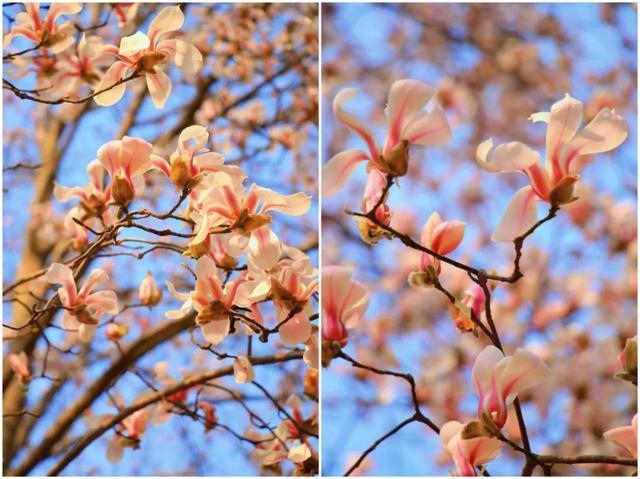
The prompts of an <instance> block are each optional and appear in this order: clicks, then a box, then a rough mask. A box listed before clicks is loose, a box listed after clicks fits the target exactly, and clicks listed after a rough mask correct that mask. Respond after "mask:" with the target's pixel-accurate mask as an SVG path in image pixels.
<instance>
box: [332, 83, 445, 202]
mask: <svg viewBox="0 0 640 479" xmlns="http://www.w3.org/2000/svg"><path fill="white" fill-rule="evenodd" d="M435 91H436V90H435V88H433V87H431V86H430V85H427V84H425V83H422V82H419V81H416V80H398V81H396V82H394V83H393V84H392V85H391V89H390V90H389V99H388V103H387V107H386V108H385V115H386V117H387V126H388V130H387V136H386V139H385V142H384V146H383V147H382V149H380V148H379V147H378V146H377V143H376V141H375V139H374V137H373V134H372V133H371V131H370V130H369V128H367V126H366V125H364V124H363V123H362V122H360V120H358V119H357V118H356V117H355V116H353V115H352V114H351V113H348V112H347V111H345V110H343V109H342V105H343V104H344V103H346V102H347V101H348V100H350V99H351V98H353V97H354V96H355V95H356V93H357V92H358V90H357V89H355V88H346V89H343V90H342V91H340V93H338V94H337V95H336V97H335V99H334V100H333V112H334V114H335V115H336V118H337V119H338V121H339V122H340V123H342V124H343V125H345V126H346V127H347V128H349V129H350V130H352V131H353V132H354V133H356V134H357V135H358V136H360V138H362V139H363V140H364V141H365V143H366V144H367V148H368V151H367V152H364V151H362V150H346V151H342V152H340V153H338V154H337V155H335V156H334V157H333V158H331V159H330V160H329V162H328V163H327V164H326V165H325V166H324V169H323V170H322V194H323V195H332V194H334V193H337V192H338V191H339V190H340V189H341V188H342V187H343V186H344V184H345V183H346V182H347V180H348V179H349V177H350V176H351V173H352V172H353V169H354V168H355V167H356V166H357V165H358V163H361V162H364V161H366V162H368V168H369V169H376V170H379V171H381V172H383V173H388V174H390V175H393V176H403V175H405V174H406V173H407V168H408V162H409V151H408V148H409V145H412V144H413V145H421V146H437V145H443V144H445V143H447V142H448V141H449V140H450V139H451V130H450V128H449V124H448V123H447V118H446V116H445V114H444V111H443V110H442V108H441V107H440V106H439V105H438V104H436V103H435V101H433V102H432V103H431V107H430V108H429V110H428V111H423V108H424V106H425V104H426V103H427V102H429V100H431V98H432V97H433V96H434V93H435Z"/></svg>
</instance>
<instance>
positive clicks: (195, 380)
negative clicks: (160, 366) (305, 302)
mask: <svg viewBox="0 0 640 479" xmlns="http://www.w3.org/2000/svg"><path fill="white" fill-rule="evenodd" d="M302 354H303V351H302V350H299V349H296V350H294V351H291V352H289V353H287V354H276V355H272V356H263V357H257V358H252V360H251V363H252V364H253V365H254V366H257V365H263V364H273V363H280V362H287V361H291V360H294V359H300V358H302ZM232 374H233V366H226V367H224V368H221V369H218V370H216V371H212V372H206V373H202V374H199V375H197V376H193V377H190V378H187V379H185V380H184V381H183V382H182V383H179V384H175V385H172V386H169V387H167V388H165V389H162V390H161V391H158V392H157V393H153V394H150V395H149V396H147V397H145V398H142V399H139V400H137V401H136V402H134V403H133V404H132V405H131V406H129V407H126V408H123V409H122V410H121V411H120V412H119V413H118V414H116V415H115V416H114V417H112V418H111V419H110V420H109V421H107V422H106V423H105V424H103V425H101V426H100V427H97V428H95V429H93V430H92V431H90V432H89V433H87V434H86V435H85V436H83V437H82V439H80V441H79V442H78V443H76V445H75V446H74V447H73V448H72V449H71V450H70V451H69V452H67V454H65V455H64V457H63V458H62V459H61V460H60V462H58V463H57V464H56V465H55V466H54V467H53V468H52V469H51V470H50V471H49V472H48V475H50V476H55V475H58V474H59V473H60V472H61V471H62V470H63V469H64V468H65V467H66V466H67V465H68V464H69V463H70V462H71V461H72V460H73V459H75V458H76V457H77V456H78V455H80V453H82V451H84V450H85V449H86V448H87V447H88V446H89V445H90V444H91V443H92V442H93V441H95V440H96V439H97V438H99V437H100V436H102V434H104V433H105V432H106V431H108V430H109V429H111V428H112V427H113V426H115V425H116V424H118V423H120V422H122V421H123V420H124V419H125V418H127V417H128V416H130V415H131V414H133V413H134V412H136V411H138V410H140V409H143V408H145V407H147V406H149V405H151V404H153V403H156V402H158V401H160V400H162V399H163V398H165V397H167V396H171V395H172V394H175V393H177V392H180V391H184V390H185V389H189V388H190V387H193V386H196V385H199V384H202V383H205V382H207V381H210V380H212V379H217V378H221V377H224V376H230V375H232ZM18 472H19V471H18ZM18 475H19V474H18Z"/></svg>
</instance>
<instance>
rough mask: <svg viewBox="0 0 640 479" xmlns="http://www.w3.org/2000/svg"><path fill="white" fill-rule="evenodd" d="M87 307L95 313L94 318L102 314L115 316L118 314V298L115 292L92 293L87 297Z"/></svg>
mask: <svg viewBox="0 0 640 479" xmlns="http://www.w3.org/2000/svg"><path fill="white" fill-rule="evenodd" d="M86 304H87V307H89V308H91V309H92V310H94V312H95V316H97V317H100V316H102V315H103V314H106V313H110V314H117V313H118V311H119V310H118V297H117V296H116V293H115V291H98V292H97V293H92V294H90V295H89V296H88V297H87V300H86Z"/></svg>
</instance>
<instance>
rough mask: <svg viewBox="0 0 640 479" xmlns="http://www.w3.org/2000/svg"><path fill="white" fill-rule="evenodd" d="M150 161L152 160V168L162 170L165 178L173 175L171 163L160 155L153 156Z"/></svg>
mask: <svg viewBox="0 0 640 479" xmlns="http://www.w3.org/2000/svg"><path fill="white" fill-rule="evenodd" d="M150 159H151V168H154V169H156V170H160V171H161V172H162V173H164V175H165V176H167V177H169V175H170V174H171V167H170V166H169V163H168V162H167V161H166V160H165V159H164V158H162V157H161V156H158V155H151V156H150Z"/></svg>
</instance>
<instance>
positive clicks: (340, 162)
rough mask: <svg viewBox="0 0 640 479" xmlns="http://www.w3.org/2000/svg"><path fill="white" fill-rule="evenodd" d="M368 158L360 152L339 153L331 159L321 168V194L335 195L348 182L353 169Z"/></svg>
mask: <svg viewBox="0 0 640 479" xmlns="http://www.w3.org/2000/svg"><path fill="white" fill-rule="evenodd" d="M367 160H369V156H368V155H367V154H366V153H365V152H364V151H361V150H346V151H341V152H340V153H338V154H337V155H335V156H334V157H333V158H331V159H330V160H329V161H328V162H327V163H326V164H325V165H324V167H323V168H322V194H323V195H324V196H329V195H333V194H336V193H337V192H338V191H340V190H341V189H342V187H343V186H344V185H345V183H346V182H347V181H348V180H349V177H350V176H351V173H352V172H353V169H354V168H355V167H356V166H357V165H358V163H361V162H363V161H367Z"/></svg>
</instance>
